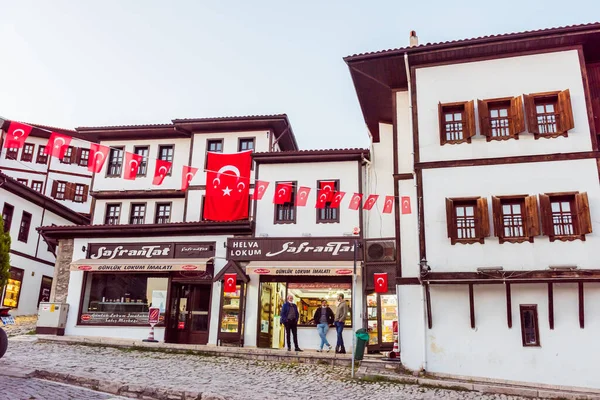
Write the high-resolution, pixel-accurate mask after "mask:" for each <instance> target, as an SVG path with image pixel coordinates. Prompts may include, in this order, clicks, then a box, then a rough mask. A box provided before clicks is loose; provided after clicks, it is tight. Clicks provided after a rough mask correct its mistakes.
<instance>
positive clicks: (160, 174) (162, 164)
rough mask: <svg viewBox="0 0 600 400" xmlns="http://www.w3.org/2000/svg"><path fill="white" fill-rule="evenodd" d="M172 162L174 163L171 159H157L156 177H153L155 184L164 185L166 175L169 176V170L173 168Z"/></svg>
mask: <svg viewBox="0 0 600 400" xmlns="http://www.w3.org/2000/svg"><path fill="white" fill-rule="evenodd" d="M172 164H173V163H171V162H170V161H165V160H156V167H154V178H152V184H153V185H157V186H158V185H162V183H163V181H164V180H165V176H167V174H168V173H169V170H170V169H171V165H172Z"/></svg>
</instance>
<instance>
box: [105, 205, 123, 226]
mask: <svg viewBox="0 0 600 400" xmlns="http://www.w3.org/2000/svg"><path fill="white" fill-rule="evenodd" d="M110 207H117V209H118V215H117V216H116V217H110V216H109V215H108V210H109V208H110ZM121 209H122V204H121V203H106V206H105V208H104V225H120V224H121ZM109 218H116V220H117V223H116V224H109V223H108V221H109Z"/></svg>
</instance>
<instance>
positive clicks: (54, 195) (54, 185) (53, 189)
mask: <svg viewBox="0 0 600 400" xmlns="http://www.w3.org/2000/svg"><path fill="white" fill-rule="evenodd" d="M57 190H58V181H54V182H52V191H51V192H50V197H52V198H53V199H55V198H56V191H57Z"/></svg>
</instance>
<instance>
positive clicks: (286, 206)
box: [274, 182, 296, 224]
mask: <svg viewBox="0 0 600 400" xmlns="http://www.w3.org/2000/svg"><path fill="white" fill-rule="evenodd" d="M280 183H286V184H288V185H290V186H291V189H292V194H291V198H290V201H289V202H286V203H283V204H275V221H274V223H276V224H295V223H296V182H275V187H277V185H279V184H280Z"/></svg>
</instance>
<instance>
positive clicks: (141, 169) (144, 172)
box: [133, 146, 150, 176]
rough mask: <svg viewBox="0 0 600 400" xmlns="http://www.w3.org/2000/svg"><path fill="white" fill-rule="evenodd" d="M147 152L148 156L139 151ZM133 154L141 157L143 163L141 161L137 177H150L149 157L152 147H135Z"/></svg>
mask: <svg viewBox="0 0 600 400" xmlns="http://www.w3.org/2000/svg"><path fill="white" fill-rule="evenodd" d="M141 150H146V155H143V154H140V153H138V151H141ZM133 154H137V155H141V156H142V161H140V165H138V170H137V175H136V176H146V175H148V159H149V158H148V157H149V156H150V146H134V147H133Z"/></svg>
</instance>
